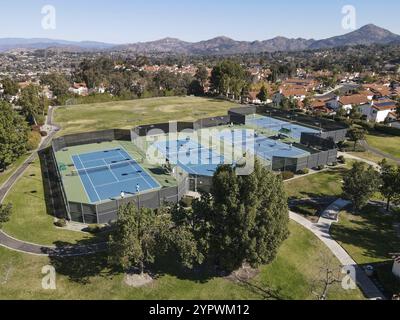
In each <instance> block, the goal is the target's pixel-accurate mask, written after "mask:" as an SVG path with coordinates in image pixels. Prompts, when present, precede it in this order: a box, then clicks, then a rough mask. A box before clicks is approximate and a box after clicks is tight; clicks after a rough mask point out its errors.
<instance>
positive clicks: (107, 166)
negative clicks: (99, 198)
mask: <svg viewBox="0 0 400 320" xmlns="http://www.w3.org/2000/svg"><path fill="white" fill-rule="evenodd" d="M115 158H116V157H115ZM102 160H103V162H104V164H105V165H106V168H107V170H109V171H110V172H111V174H112V175H113V177H114V179H115V180H117V181H116V182H120V181H119V179H118V177H117V176H116V175H115V174H114V172H113V171H112V169H111V166H110V167H109V165H108V163H107V162H106V161H105V160H104V159H102ZM116 182H114V183H116Z"/></svg>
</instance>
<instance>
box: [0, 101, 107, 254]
mask: <svg viewBox="0 0 400 320" xmlns="http://www.w3.org/2000/svg"><path fill="white" fill-rule="evenodd" d="M53 110H54V108H49V111H48V116H47V119H46V126H47V127H48V128H49V129H50V131H49V132H48V135H47V137H45V138H44V139H42V141H41V143H40V145H39V147H38V148H37V150H35V151H34V152H32V154H31V155H30V156H29V157H28V159H26V160H25V162H24V163H23V164H22V165H21V166H20V167H19V168H18V169H17V170H15V172H14V173H13V174H12V175H11V176H10V178H9V179H8V180H7V181H6V182H5V183H4V184H3V185H2V186H1V188H0V203H2V202H3V201H4V199H5V198H6V196H7V194H8V192H9V191H10V190H11V188H12V187H13V185H14V184H15V183H16V182H17V181H18V179H19V178H20V177H21V176H22V175H23V173H24V172H25V170H26V169H27V168H28V167H29V166H30V165H31V163H32V162H33V161H34V160H35V158H36V157H37V153H38V151H40V150H41V149H42V148H45V147H46V146H47V145H48V144H49V143H50V141H51V139H52V138H53V137H54V135H55V134H56V133H57V131H58V130H59V128H58V127H57V126H55V125H54V124H53V123H52V118H53ZM0 246H2V247H5V248H7V249H10V250H14V251H18V252H23V253H28V254H32V255H39V256H66V257H67V256H82V255H88V254H93V253H95V252H99V251H104V250H106V243H98V244H91V245H84V246H65V247H62V248H58V247H54V246H42V245H38V244H34V243H29V242H26V241H21V240H18V239H15V238H13V237H12V236H10V235H8V234H6V233H5V232H4V231H3V230H0Z"/></svg>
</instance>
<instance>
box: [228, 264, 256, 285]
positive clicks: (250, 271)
mask: <svg viewBox="0 0 400 320" xmlns="http://www.w3.org/2000/svg"><path fill="white" fill-rule="evenodd" d="M259 273H260V270H258V269H254V268H252V267H250V266H249V265H247V264H246V265H243V266H242V267H241V268H240V269H238V270H235V271H233V272H232V273H231V274H230V275H229V276H227V277H226V279H228V280H230V281H233V282H243V281H249V280H251V279H253V278H255V277H256V276H257V275H258V274H259Z"/></svg>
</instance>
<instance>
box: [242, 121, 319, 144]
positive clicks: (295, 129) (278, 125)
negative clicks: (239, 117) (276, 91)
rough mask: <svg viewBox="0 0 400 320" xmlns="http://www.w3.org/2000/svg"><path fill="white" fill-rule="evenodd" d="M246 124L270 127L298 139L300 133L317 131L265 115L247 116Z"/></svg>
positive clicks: (316, 131)
mask: <svg viewBox="0 0 400 320" xmlns="http://www.w3.org/2000/svg"><path fill="white" fill-rule="evenodd" d="M246 124H247V125H253V126H256V127H258V128H265V129H270V130H271V131H274V132H276V133H280V132H282V133H285V134H286V135H288V136H289V137H291V138H293V139H296V140H300V138H301V134H302V133H303V132H306V133H319V132H320V131H319V130H317V129H312V128H308V127H305V126H301V125H298V124H295V123H290V122H287V121H283V120H279V119H275V118H271V117H266V116H256V117H249V118H247V119H246Z"/></svg>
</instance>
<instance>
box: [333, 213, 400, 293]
mask: <svg viewBox="0 0 400 320" xmlns="http://www.w3.org/2000/svg"><path fill="white" fill-rule="evenodd" d="M396 219H397V220H398V219H399V217H396V216H391V215H384V214H382V212H381V211H379V209H377V208H376V207H373V206H367V207H366V208H364V209H363V210H362V211H361V212H360V213H359V214H353V213H350V212H347V211H343V212H342V213H341V215H340V221H339V223H337V224H334V225H333V226H332V229H331V233H332V236H333V237H334V238H335V240H336V241H338V242H339V243H340V245H341V246H342V247H343V248H344V249H345V250H346V251H347V252H348V253H349V254H350V255H351V256H352V258H353V259H354V260H355V261H356V262H357V263H359V264H363V265H366V264H373V265H375V269H376V271H377V275H378V278H379V281H380V282H381V284H382V285H383V286H384V288H385V289H386V291H387V292H388V294H389V295H392V294H395V293H398V292H399V291H400V281H399V280H398V279H396V278H395V277H394V275H393V274H392V265H393V261H392V260H391V257H390V253H393V252H398V249H399V248H400V238H399V236H398V235H397V234H396V231H395V229H394V228H393V223H394V222H395V221H396Z"/></svg>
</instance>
